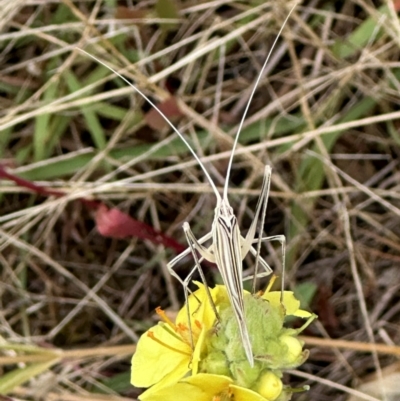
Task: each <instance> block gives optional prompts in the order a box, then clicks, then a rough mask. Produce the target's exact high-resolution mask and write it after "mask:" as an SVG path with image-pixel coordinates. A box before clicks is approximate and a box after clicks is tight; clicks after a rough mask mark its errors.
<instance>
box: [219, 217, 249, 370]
mask: <svg viewBox="0 0 400 401" xmlns="http://www.w3.org/2000/svg"><path fill="white" fill-rule="evenodd" d="M213 232H214V235H213V250H214V256H215V263H216V264H217V266H218V269H219V271H220V273H221V276H222V280H223V282H224V284H225V286H226V289H227V292H228V296H229V300H230V302H231V305H232V308H233V311H234V313H235V317H236V320H237V322H238V325H239V331H240V336H241V338H242V343H243V347H244V350H245V353H246V356H247V359H248V360H249V362H250V365H251V366H253V363H254V361H253V353H252V349H251V342H250V337H249V333H248V330H247V325H246V319H245V313H244V303H243V280H242V253H241V241H240V231H239V227H238V224H237V219H236V217H235V215H234V214H233V213H232V214H230V215H229V216H226V215H221V214H218V213H217V215H216V218H215V221H214V227H213Z"/></svg>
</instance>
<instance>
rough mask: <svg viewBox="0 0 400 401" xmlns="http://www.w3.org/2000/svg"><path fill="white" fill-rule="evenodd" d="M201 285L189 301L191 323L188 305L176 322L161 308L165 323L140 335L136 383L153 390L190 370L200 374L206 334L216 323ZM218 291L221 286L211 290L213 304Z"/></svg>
mask: <svg viewBox="0 0 400 401" xmlns="http://www.w3.org/2000/svg"><path fill="white" fill-rule="evenodd" d="M198 286H199V290H197V291H196V292H195V296H194V295H191V296H190V297H189V300H188V302H189V310H190V325H189V322H188V314H187V309H186V307H184V308H182V309H181V310H180V312H179V313H178V315H177V318H176V322H175V323H173V322H171V321H170V320H169V319H168V318H167V317H166V315H165V313H164V312H163V311H162V310H161V309H158V310H157V313H158V314H159V315H160V317H161V319H162V322H160V323H159V324H158V325H157V326H154V327H152V328H151V329H150V330H148V331H147V332H146V333H144V334H143V335H142V336H141V337H140V340H139V342H138V344H137V348H136V352H135V354H134V355H133V357H132V370H131V383H132V384H133V385H134V386H136V387H150V386H153V387H152V388H151V390H152V391H153V390H157V389H158V388H160V387H164V386H167V385H169V384H172V383H176V382H177V381H178V380H179V379H181V378H182V377H184V376H185V375H187V374H188V373H189V372H191V373H192V374H196V373H197V370H198V363H199V360H200V353H201V348H202V343H203V339H204V335H205V333H206V332H207V331H208V330H210V329H211V327H212V326H213V324H214V322H215V314H214V312H213V309H212V307H211V305H210V302H209V301H208V299H207V294H206V291H205V287H204V286H203V285H202V284H200V283H198ZM218 292H219V289H218V288H214V289H212V290H210V293H211V296H212V299H213V301H214V303H216V302H217V297H218ZM199 301H200V304H199ZM192 341H193V347H194V349H192Z"/></svg>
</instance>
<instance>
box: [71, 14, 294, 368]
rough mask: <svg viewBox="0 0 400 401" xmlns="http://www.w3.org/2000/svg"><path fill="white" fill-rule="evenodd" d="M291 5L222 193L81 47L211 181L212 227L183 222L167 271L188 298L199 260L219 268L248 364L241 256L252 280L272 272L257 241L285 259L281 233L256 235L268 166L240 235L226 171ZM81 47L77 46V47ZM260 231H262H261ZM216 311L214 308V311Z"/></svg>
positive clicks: (250, 355)
mask: <svg viewBox="0 0 400 401" xmlns="http://www.w3.org/2000/svg"><path fill="white" fill-rule="evenodd" d="M293 9H294V7H293V8H292V10H291V11H290V13H289V15H288V16H287V18H286V20H285V22H284V24H283V26H282V28H281V30H280V32H279V33H278V36H277V38H276V39H275V42H274V44H273V46H272V48H271V50H270V52H269V54H268V56H267V58H266V60H265V62H264V65H263V67H262V69H261V73H260V74H259V76H258V78H257V80H256V83H255V85H254V88H253V91H252V93H251V95H250V99H249V102H248V104H247V106H246V109H245V111H244V114H243V117H242V119H241V122H240V124H239V129H238V132H237V134H236V137H235V141H234V144H233V148H232V153H231V156H230V159H229V164H228V172H227V176H226V179H225V185H224V190H223V194H222V196H221V194H220V193H219V192H218V190H217V188H216V186H215V184H214V182H213V180H212V178H211V176H210V175H209V173H208V171H207V169H206V168H205V166H204V164H203V163H202V162H201V160H200V158H199V157H198V156H197V154H196V152H195V151H194V150H193V148H192V147H191V146H190V144H189V143H188V141H187V140H186V139H185V137H184V136H183V135H182V134H181V133H180V132H179V130H178V129H177V128H176V127H175V126H174V125H173V124H172V123H171V122H170V120H169V119H168V118H167V117H166V116H165V115H164V114H163V113H162V111H161V110H159V109H158V108H157V106H156V105H155V104H154V103H153V102H152V101H151V100H150V99H149V98H148V97H147V96H146V95H145V94H144V93H143V92H142V91H140V90H139V89H138V88H137V87H136V86H134V85H133V84H132V83H130V82H129V81H128V80H127V79H126V78H124V77H123V76H122V75H121V74H119V73H118V72H117V71H115V70H114V69H112V68H111V67H109V66H108V65H106V64H105V63H103V62H102V61H100V60H98V59H97V58H95V57H93V56H91V55H90V54H89V53H87V52H85V51H83V50H81V51H82V52H83V53H85V54H87V55H88V56H90V57H91V58H93V59H94V60H96V61H97V62H99V63H100V64H102V65H104V66H105V67H106V68H108V69H109V70H110V71H112V72H114V73H115V74H116V75H117V76H119V77H120V78H121V79H122V80H124V81H125V82H126V83H127V84H128V85H130V86H131V87H132V88H133V89H134V90H135V91H136V92H138V93H139V94H140V95H141V96H142V97H143V98H144V99H145V100H146V101H147V102H148V103H149V104H150V105H151V106H153V107H154V108H155V109H156V110H157V111H158V112H159V113H160V115H161V116H162V117H163V118H164V119H165V121H166V122H167V123H168V124H169V125H170V127H171V128H172V129H173V130H174V131H175V133H176V134H177V135H178V136H179V137H180V138H181V140H182V141H183V142H184V143H185V145H186V146H187V147H188V149H189V150H190V152H191V153H192V154H193V156H194V158H195V159H196V160H197V162H198V163H199V165H200V167H201V168H202V170H203V171H204V174H205V176H206V177H207V179H208V181H209V182H210V185H211V187H212V189H213V191H214V193H215V196H216V198H217V205H216V208H215V216H214V220H213V223H212V228H211V231H210V232H209V233H208V234H206V235H205V236H203V237H202V238H200V239H197V238H196V237H195V235H194V234H193V232H192V231H191V229H190V225H189V223H187V222H186V223H184V225H183V229H184V233H185V235H186V238H187V241H188V244H189V248H188V249H186V250H185V251H183V252H182V253H181V254H179V255H177V256H176V257H175V258H174V259H173V260H172V261H171V262H169V263H168V265H167V267H168V269H169V272H170V273H171V275H173V276H174V277H176V278H177V279H178V280H179V281H180V282H181V283H182V285H183V287H184V290H185V297H186V298H187V296H188V292H189V290H188V285H189V282H190V280H191V277H192V275H193V273H194V272H195V271H196V270H197V271H198V272H199V273H200V276H201V278H202V280H203V282H204V284H205V288H206V291H208V287H207V285H206V281H205V277H204V274H203V271H202V268H201V266H200V262H201V261H202V260H203V259H205V260H207V261H209V262H212V263H215V264H216V265H217V267H218V270H219V272H220V274H221V276H222V280H223V282H224V284H225V286H226V289H227V293H228V297H229V300H230V303H231V305H232V309H233V311H234V314H235V317H236V320H237V323H238V327H239V332H240V336H241V340H242V344H243V348H244V351H245V354H246V357H247V359H248V361H249V363H250V365H251V366H254V356H253V352H252V347H251V339H250V336H249V332H248V329H247V325H246V318H245V311H244V301H243V268H242V262H243V259H244V258H245V257H246V256H247V255H248V253H249V252H250V253H251V254H252V255H254V256H255V257H256V268H255V272H254V274H253V276H251V277H247V278H246V279H250V278H253V280H255V279H256V278H257V277H263V276H266V275H269V274H271V273H272V269H271V268H270V266H269V265H268V264H267V262H265V261H264V260H263V259H262V258H260V257H259V256H260V255H259V254H260V245H261V242H265V241H279V242H280V243H281V246H282V263H283V269H284V260H285V237H284V236H283V235H276V236H271V237H264V238H261V236H260V237H259V238H257V239H256V238H255V236H256V230H257V223H258V220H259V219H260V218H261V224H260V227H261V230H260V233H261V232H262V227H263V225H264V219H265V213H266V207H267V201H268V195H269V188H270V179H271V168H270V167H269V166H266V167H265V170H264V179H263V183H262V187H261V194H260V198H259V200H258V203H257V206H256V210H255V215H254V219H253V221H252V223H251V225H250V228H249V231H248V232H247V235H246V237H243V236H242V235H241V234H240V230H239V227H238V221H237V218H236V216H235V214H234V212H233V209H232V207H231V206H230V204H229V201H228V183H229V174H230V171H231V168H232V163H233V155H234V152H235V149H236V147H237V143H238V139H239V135H240V131H241V128H242V126H243V123H244V120H245V117H246V114H247V111H248V109H249V106H250V102H251V100H252V98H253V96H254V93H255V90H256V88H257V86H258V83H259V81H260V80H261V77H262V73H263V71H264V69H265V67H266V65H267V62H268V60H269V58H270V55H271V52H272V50H273V48H274V46H275V44H276V42H277V40H278V38H279V36H280V34H281V32H282V30H283V27H284V26H285V24H286V21H287V20H288V18H289V16H290V14H291V12H292V11H293ZM79 50H80V49H79ZM260 235H261V234H260ZM208 240H211V241H212V242H211V245H209V246H208V247H207V246H205V245H204V243H205V242H207V241H208ZM255 243H257V244H258V245H257V249H255V248H254V247H253V244H255ZM190 253H192V255H193V257H194V260H195V267H194V268H193V269H192V270H191V272H190V273H189V275H188V276H187V277H186V278H185V280H182V279H181V278H180V277H179V276H178V275H177V273H176V272H175V270H174V266H175V265H176V264H177V263H178V262H179V261H180V260H182V259H183V258H184V257H186V256H187V255H188V254H190ZM197 253H198V254H199V255H200V260H199V258H198V255H197ZM258 263H259V264H260V265H261V266H262V268H263V269H264V271H263V272H261V273H258V271H257V267H258ZM253 288H255V285H253ZM208 297H209V301H210V302H211V303H212V305H213V301H212V299H211V295H210V293H209V292H208ZM215 313H216V315H217V316H218V314H217V311H215ZM188 317H189V318H190V313H189V311H188Z"/></svg>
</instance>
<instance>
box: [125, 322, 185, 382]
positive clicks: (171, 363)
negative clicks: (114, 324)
mask: <svg viewBox="0 0 400 401" xmlns="http://www.w3.org/2000/svg"><path fill="white" fill-rule="evenodd" d="M149 331H152V332H153V334H154V337H155V338H156V339H157V340H159V341H161V342H162V343H163V344H166V345H168V346H170V347H172V348H173V349H176V350H178V351H180V352H178V351H174V350H173V349H170V348H168V347H166V346H164V345H163V344H160V343H158V342H156V341H155V340H153V339H152V338H150V337H149V336H148V335H147V333H148V332H146V333H144V334H143V335H142V336H141V337H140V340H139V342H138V344H137V348H136V352H135V354H134V355H133V357H132V370H131V383H132V384H133V385H134V386H136V387H150V386H152V385H153V384H155V383H158V382H160V381H161V380H162V379H164V378H165V380H166V383H164V385H165V384H168V383H170V382H174V381H175V382H176V381H177V380H179V379H181V378H182V377H183V376H184V375H185V374H186V373H187V372H188V371H189V370H190V369H189V364H190V357H191V349H190V346H189V345H188V344H186V343H184V342H183V341H181V340H179V339H178V338H176V337H175V336H174V335H173V334H171V333H170V332H168V331H167V330H166V329H165V328H163V327H162V325H158V326H155V327H153V328H152V329H150V330H149Z"/></svg>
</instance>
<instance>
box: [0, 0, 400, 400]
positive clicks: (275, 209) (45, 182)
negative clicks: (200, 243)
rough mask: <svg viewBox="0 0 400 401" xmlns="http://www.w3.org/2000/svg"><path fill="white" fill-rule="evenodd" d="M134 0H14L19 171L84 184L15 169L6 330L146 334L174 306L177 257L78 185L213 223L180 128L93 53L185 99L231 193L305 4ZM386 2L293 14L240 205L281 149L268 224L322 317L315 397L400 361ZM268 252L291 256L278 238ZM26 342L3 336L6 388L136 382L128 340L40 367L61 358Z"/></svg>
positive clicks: (6, 115)
mask: <svg viewBox="0 0 400 401" xmlns="http://www.w3.org/2000/svg"><path fill="white" fill-rule="evenodd" d="M136 3H137V5H136V8H135V9H134V10H133V9H132V7H130V6H129V7H127V6H128V5H129V4H130V3H129V2H127V4H125V6H122V3H121V2H115V1H109V0H107V1H106V0H98V1H96V2H94V3H90V2H87V1H85V0H76V1H74V2H72V1H70V0H65V1H63V2H57V1H56V2H32V1H19V0H18V1H11V2H10V1H7V0H2V1H0V28H1V29H0V48H1V52H0V55H1V56H0V70H1V71H0V72H1V73H0V93H1V95H0V155H1V158H2V166H6V167H7V169H8V171H10V172H12V173H14V174H16V175H20V176H21V177H23V178H24V179H26V180H31V181H34V182H35V183H37V184H39V185H42V186H43V187H45V188H47V189H48V190H49V191H48V192H47V194H50V193H51V191H54V192H53V193H54V194H55V193H57V192H58V191H61V192H66V193H67V196H66V197H62V198H50V197H47V196H45V195H46V194H45V193H42V195H38V194H32V193H29V192H28V191H27V189H26V188H21V187H18V186H17V185H15V184H14V183H12V182H11V181H6V180H2V181H1V185H2V193H1V195H0V199H1V205H0V207H1V213H0V249H1V253H0V310H1V313H0V345H2V344H3V343H4V342H7V343H12V344H14V345H19V346H22V345H24V346H32V345H33V344H36V345H38V346H40V347H41V348H48V349H50V350H59V349H61V350H67V349H68V350H71V352H73V350H75V349H77V350H80V349H81V348H86V349H88V353H93V352H96V350H99V349H101V348H106V347H114V346H118V347H119V346H124V345H126V346H127V347H128V348H129V347H131V346H132V345H131V344H132V343H134V342H135V341H136V338H137V335H139V334H141V333H142V332H144V331H145V330H146V329H147V328H148V327H149V326H151V325H152V324H153V323H154V318H153V312H152V311H153V310H154V308H155V307H156V306H159V305H161V306H162V307H163V308H164V309H167V308H168V307H170V306H171V304H174V303H175V306H176V300H175V298H174V285H175V283H173V282H170V281H169V279H168V276H167V275H165V270H164V271H163V266H164V267H165V266H166V263H167V262H168V261H169V260H170V259H171V258H172V252H171V251H170V250H169V249H163V248H160V247H159V246H158V245H155V244H154V243H152V242H150V241H143V240H139V239H137V238H132V239H131V240H128V239H126V238H125V239H116V238H114V239H112V238H105V237H102V236H101V235H100V234H99V233H98V231H97V230H96V227H95V223H94V215H93V214H92V212H91V211H90V210H88V209H87V208H86V207H85V206H84V205H82V204H80V203H79V202H76V201H75V200H76V199H78V198H81V197H85V198H88V199H93V200H95V201H101V202H103V203H107V204H108V205H109V207H110V208H114V207H115V208H118V210H120V211H122V212H124V213H126V214H129V215H130V216H132V217H133V218H134V219H136V220H140V221H143V222H145V223H146V224H147V225H150V226H152V227H154V228H155V229H156V230H159V231H161V232H163V233H165V235H166V236H168V237H172V238H174V239H176V241H177V242H181V243H183V242H184V235H183V232H182V230H181V226H182V223H183V222H184V221H186V220H188V221H190V225H191V228H192V230H193V232H194V234H195V235H196V237H198V238H200V237H202V236H203V235H204V234H205V233H206V232H208V231H209V223H210V221H211V220H212V214H213V211H214V207H215V203H214V201H213V197H212V196H210V193H211V192H210V188H209V187H208V186H207V183H206V181H205V179H204V176H203V174H202V172H201V171H200V170H199V169H198V166H197V163H196V161H194V160H192V159H191V157H190V154H189V153H188V152H187V150H186V149H185V147H184V146H183V145H182V144H181V143H180V142H179V140H177V139H176V138H175V137H174V135H173V133H171V132H169V131H168V129H167V128H162V127H161V128H160V129H156V130H155V129H153V128H152V126H153V127H154V125H152V124H149V118H151V115H152V114H151V113H149V108H148V106H147V105H146V104H145V102H144V101H143V99H141V98H139V97H137V96H136V95H135V94H133V93H132V91H131V89H130V88H128V87H127V86H125V85H124V84H123V83H121V82H120V81H119V80H117V79H115V77H114V76H113V75H112V74H110V73H109V71H107V70H106V69H105V68H104V67H102V66H101V65H98V64H96V63H94V62H92V61H91V60H88V59H86V58H84V57H82V56H81V55H80V54H78V52H77V51H76V50H75V49H76V47H77V46H79V47H82V48H84V49H85V50H86V51H88V52H91V53H92V54H93V55H95V56H96V57H98V58H100V59H102V60H104V61H106V62H107V63H108V64H109V65H111V66H112V67H113V68H115V69H117V70H118V71H119V72H121V73H122V74H123V75H124V76H126V77H127V78H128V79H130V80H133V81H134V82H135V83H136V84H137V85H138V86H139V88H140V89H141V90H143V91H144V92H145V93H146V95H148V96H149V97H150V98H151V99H152V100H154V101H155V102H156V103H161V104H164V105H165V104H167V105H168V100H170V99H174V101H173V104H174V107H176V108H177V109H179V110H178V111H179V112H176V113H175V114H174V113H173V112H171V117H172V118H174V124H176V125H177V126H178V127H179V129H180V131H181V132H183V133H184V134H185V135H186V136H187V138H188V140H189V141H190V143H191V144H192V146H193V147H194V148H195V151H196V153H197V154H199V155H201V159H202V161H203V162H204V163H205V164H206V166H207V169H208V171H210V172H211V175H212V178H213V179H214V181H215V182H216V185H217V187H218V189H220V188H221V187H222V186H223V181H224V178H223V177H225V174H226V168H227V163H228V158H229V155H230V149H231V147H232V141H233V135H234V133H235V132H236V130H237V125H238V124H239V121H240V117H241V115H242V112H243V109H244V107H245V105H246V104H247V103H246V102H247V100H248V95H249V89H248V88H249V87H251V86H252V84H253V83H254V81H255V79H256V77H257V75H258V73H259V70H260V68H261V65H262V62H263V60H264V59H265V56H266V54H267V53H268V51H269V49H270V46H271V44H272V42H273V40H274V39H275V37H276V34H277V32H278V31H279V28H280V26H281V24H282V22H283V20H284V18H285V16H286V14H287V10H286V7H285V8H283V7H282V2H275V1H274V2H262V4H259V3H257V2H252V1H249V2H219V1H210V2H207V3H202V4H193V3H190V2H186V1H181V2H180V3H179V6H178V3H176V5H177V10H175V11H174V12H173V13H172V12H171V13H170V14H168V15H169V17H168V18H164V17H166V16H167V15H164V14H163V12H162V11H160V9H156V8H155V7H154V8H153V6H152V3H151V2H150V3H149V2H136ZM89 4H90V5H89ZM174 4H175V3H174ZM373 4H374V3H373V2H367V1H364V0H360V1H353V0H346V1H343V2H316V1H313V0H310V1H308V0H307V1H305V2H303V3H302V4H301V5H300V6H299V7H298V8H297V9H296V10H295V13H294V15H293V18H292V19H291V21H290V22H289V24H288V26H287V28H286V29H285V31H284V36H283V38H282V40H281V41H280V42H279V43H278V47H277V49H276V51H275V52H274V54H273V57H272V60H271V63H270V64H269V66H268V68H267V71H266V74H265V76H264V77H263V79H262V81H261V83H260V86H259V89H258V90H257V91H256V94H255V98H254V100H253V102H252V104H251V105H250V109H249V114H248V116H247V118H246V121H245V122H244V129H243V132H242V134H241V137H240V144H239V147H238V149H237V151H236V156H235V161H234V165H233V171H232V176H231V180H230V190H229V193H230V195H231V197H230V203H231V204H232V206H233V207H234V209H235V211H238V212H237V214H238V219H239V224H240V226H241V227H249V225H250V222H251V221H252V218H253V211H254V207H255V205H256V201H257V196H258V189H259V187H260V183H261V179H262V171H263V166H264V165H265V164H270V165H271V166H272V172H273V173H272V187H271V199H270V202H269V204H268V213H267V217H266V226H265V231H266V234H267V235H276V234H281V233H285V234H286V236H287V237H288V238H287V239H288V247H289V249H288V250H289V266H288V270H289V272H288V284H287V285H288V286H290V287H291V288H292V289H294V290H295V291H297V292H298V293H299V294H300V295H301V296H303V298H304V299H305V301H308V302H309V303H310V304H311V305H310V306H311V307H312V309H313V311H315V312H316V313H317V314H318V315H319V322H318V323H317V324H315V325H313V326H312V327H311V328H308V329H307V330H308V332H307V333H306V335H307V336H308V335H310V336H313V337H320V341H322V342H320V343H318V344H317V343H314V345H313V348H312V351H311V356H310V359H309V361H308V362H307V363H306V364H305V365H304V367H303V371H302V372H300V373H296V374H297V377H296V378H295V377H294V376H292V377H291V380H292V383H291V384H292V385H294V386H295V385H296V384H298V385H299V386H301V385H303V384H305V383H307V382H308V381H310V380H312V381H313V383H312V385H311V389H310V391H309V392H308V393H307V394H297V395H295V396H294V397H293V399H297V400H299V401H301V400H304V399H309V400H322V399H323V400H326V401H330V400H332V401H333V400H335V401H345V400H347V399H348V393H351V392H352V391H353V390H354V389H352V386H353V385H354V386H355V384H354V383H357V382H360V381H362V380H363V378H364V377H365V376H367V374H369V373H371V372H377V373H378V378H379V372H380V370H381V369H383V370H382V372H384V368H385V367H386V366H388V365H391V364H392V363H393V362H394V361H395V360H396V358H397V351H396V350H395V349H392V348H390V347H392V346H393V345H394V344H398V343H400V327H399V326H400V307H399V305H400V296H399V287H398V277H399V268H398V265H399V261H400V247H399V245H398V244H399V243H400V230H399V224H398V218H399V210H400V199H399V196H398V193H399V184H398V182H399V174H400V172H399V165H398V159H399V156H400V153H399V144H400V136H399V123H398V121H399V119H400V112H399V111H398V103H399V89H400V68H399V67H400V66H399V63H398V59H399V54H400V48H399V40H398V37H399V35H398V32H399V30H400V29H399V26H400V24H399V20H398V16H397V15H396V12H398V11H399V10H396V9H394V8H396V7H397V8H398V2H397V3H396V2H394V3H393V4H392V5H391V7H389V6H387V5H384V6H380V5H379V6H374V5H373ZM393 7H394V8H393ZM221 45H223V46H224V47H225V48H226V60H225V63H224V70H223V71H222V73H221V72H220V73H219V72H218V71H219V67H220V66H221V64H220V60H219V57H218V54H219V48H220V46H221ZM175 99H176V100H175ZM175 111H176V110H175ZM149 116H150V117H149ZM217 117H218V118H217ZM217 120H218V121H217ZM316 156H317V157H316ZM239 202H240V204H239ZM245 234H246V233H244V235H245ZM262 255H263V257H264V258H265V259H266V261H267V262H268V264H269V265H271V266H272V267H273V268H274V269H275V271H277V272H279V267H280V266H279V264H280V257H279V249H277V248H275V247H273V246H272V245H271V244H270V245H268V246H267V247H266V248H265V249H262ZM251 263H252V261H251V260H250V259H249V261H247V260H246V261H245V265H244V268H245V269H247V268H248V267H252V266H251ZM190 267H191V264H190V261H189V260H188V262H187V265H185V263H184V264H183V265H182V267H181V268H180V270H178V274H179V275H180V276H181V277H184V276H185V275H186V274H187V272H188V269H190ZM204 270H205V271H206V274H207V281H208V282H210V283H212V282H218V280H219V278H218V276H217V274H216V271H215V270H213V269H210V268H207V267H206V266H205V268H204ZM178 288H179V287H177V288H176V289H178ZM178 296H179V297H180V299H179V301H182V298H183V294H182V293H180V292H178ZM136 333H137V334H136ZM324 338H325V340H323V339H324ZM331 339H333V340H331ZM310 341H311V340H310ZM335 341H337V343H335ZM330 342H332V344H335V345H334V346H333V349H332V346H331V345H329V344H330ZM340 344H341V345H340ZM357 344H369V347H371V348H370V349H368V347H367V346H366V348H362V349H361V348H359V346H358V345H357ZM374 344H376V345H374ZM373 349H376V351H377V354H376V355H375V356H371V353H370V350H373ZM382 349H385V350H386V351H387V352H385V353H379V350H382ZM62 352H67V351H62ZM68 352H69V351H68ZM24 357H25V358H27V353H26V352H17V351H15V350H7V351H2V356H1V357H0V360H1V358H6V359H4V361H7V365H5V367H4V368H3V369H4V370H3V371H2V372H1V373H2V374H8V373H10V372H11V373H12V372H13V371H14V370H18V369H20V370H21V371H20V372H19V373H18V374H19V375H22V376H19V377H18V380H16V382H15V385H13V386H11V387H12V388H7V392H8V394H9V397H10V398H13V397H14V398H15V399H38V400H42V399H43V400H61V399H64V400H73V401H75V400H84V399H91V400H93V399H98V400H102V401H104V400H120V401H121V400H126V399H135V398H137V397H138V396H139V394H140V390H137V389H133V388H132V387H131V386H130V385H129V367H130V366H129V357H127V355H126V354H123V355H122V354H118V353H117V351H115V353H114V354H110V353H105V354H102V353H101V352H100V351H99V352H98V354H97V357H96V358H91V357H90V358H89V357H87V358H85V357H83V356H82V358H81V359H71V360H70V361H68V360H67V359H63V358H62V359H57V361H56V363H53V361H52V364H51V366H47V367H45V366H44V365H43V366H35V367H33V368H32V366H33V365H34V364H35V363H46V360H41V361H39V360H35V359H34V358H33V356H32V355H30V358H33V359H29V358H27V359H25V360H24V359H23V358H24ZM35 357H36V356H35ZM10 358H11V359H10ZM13 358H14V359H13ZM39 359H40V358H39ZM12 360H13V361H14V362H15V363H14V364H8V362H10V361H12ZM47 362H48V361H47ZM27 368H28V369H27ZM29 368H31V369H29ZM24 369H25V370H24ZM35 369H36V370H35ZM300 375H302V377H300ZM32 376H35V378H34V379H33V380H28V381H26V380H25V379H26V378H27V377H32ZM381 376H382V375H381ZM21 377H23V378H24V380H25V381H24V383H22V381H21V380H20V378H21ZM304 380H305V381H304ZM296 381H297V383H296ZM334 383H335V384H334ZM363 396H364V399H368V397H370V398H369V399H371V397H372V395H370V394H364V395H363ZM295 397H297V398H295ZM302 397H303V398H302ZM365 397H366V398H365Z"/></svg>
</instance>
